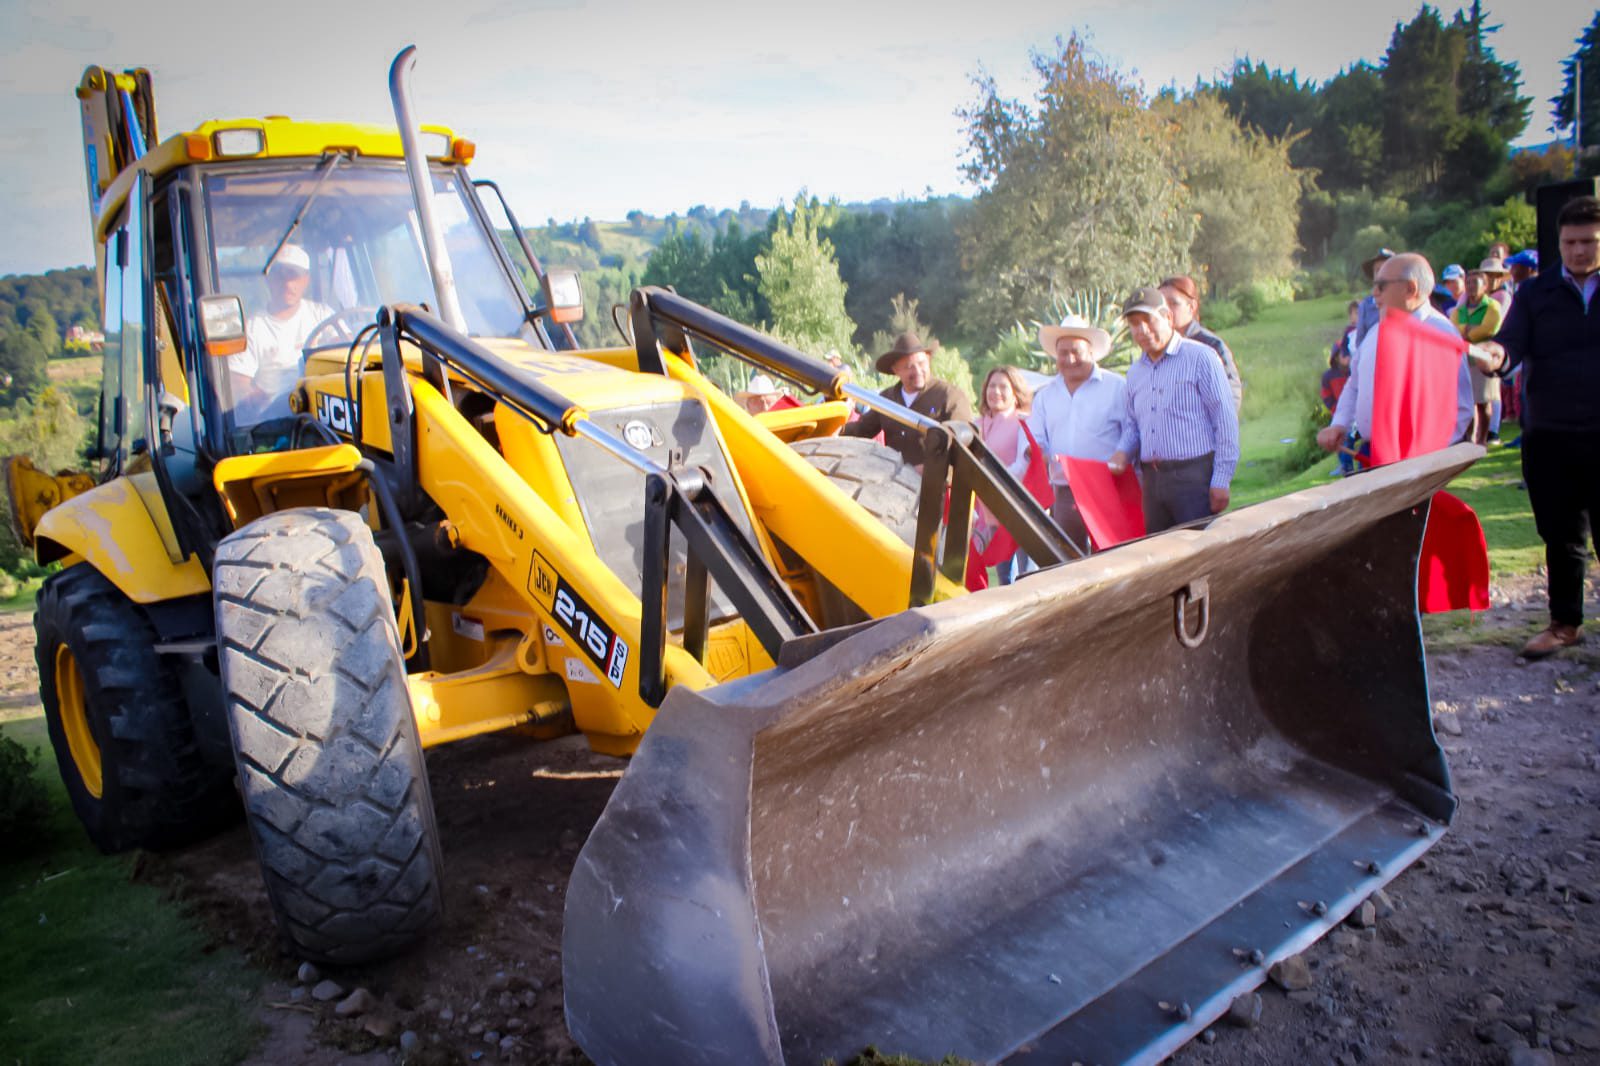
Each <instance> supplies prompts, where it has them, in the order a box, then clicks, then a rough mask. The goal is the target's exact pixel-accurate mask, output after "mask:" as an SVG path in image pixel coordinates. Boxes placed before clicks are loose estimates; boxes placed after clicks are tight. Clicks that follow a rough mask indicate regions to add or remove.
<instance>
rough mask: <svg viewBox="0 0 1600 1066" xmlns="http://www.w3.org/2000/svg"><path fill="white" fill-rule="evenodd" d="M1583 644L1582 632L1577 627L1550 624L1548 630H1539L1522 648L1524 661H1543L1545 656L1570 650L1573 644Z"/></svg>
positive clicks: (1558, 623) (1557, 623)
mask: <svg viewBox="0 0 1600 1066" xmlns="http://www.w3.org/2000/svg"><path fill="white" fill-rule="evenodd" d="M1581 643H1583V630H1582V629H1581V628H1579V627H1578V626H1568V625H1562V624H1561V623H1560V622H1551V623H1550V627H1549V628H1548V629H1543V630H1540V631H1539V632H1538V633H1535V634H1534V635H1533V639H1532V640H1530V641H1528V643H1526V644H1524V645H1523V646H1522V657H1523V658H1524V659H1543V658H1544V657H1545V656H1547V655H1554V654H1555V653H1556V652H1558V651H1560V650H1561V649H1562V648H1570V647H1572V646H1573V645H1574V644H1581Z"/></svg>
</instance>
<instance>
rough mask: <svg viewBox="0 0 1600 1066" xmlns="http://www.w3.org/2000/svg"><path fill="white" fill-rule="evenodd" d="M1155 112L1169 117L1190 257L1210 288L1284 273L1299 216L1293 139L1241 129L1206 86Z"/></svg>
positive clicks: (1228, 287)
mask: <svg viewBox="0 0 1600 1066" xmlns="http://www.w3.org/2000/svg"><path fill="white" fill-rule="evenodd" d="M1157 110H1158V111H1159V112H1160V113H1162V114H1163V115H1165V116H1167V117H1168V118H1169V119H1171V121H1172V123H1173V126H1174V130H1175V134H1174V142H1173V144H1174V165H1175V166H1176V168H1177V172H1178V174H1179V176H1180V177H1181V178H1182V180H1183V182H1184V184H1185V185H1186V186H1187V187H1188V189H1189V197H1190V205H1191V206H1192V207H1193V209H1194V211H1195V214H1196V215H1197V216H1198V218H1199V230H1198V232H1197V233H1196V234H1195V238H1194V244H1193V246H1192V247H1191V249H1190V251H1189V256H1188V259H1189V261H1191V262H1192V263H1194V264H1195V266H1196V267H1198V268H1200V269H1201V270H1202V271H1203V272H1204V273H1205V275H1206V276H1207V278H1208V279H1209V281H1210V284H1211V288H1212V290H1213V291H1216V292H1229V291H1231V290H1233V289H1234V288H1236V287H1238V286H1240V285H1243V284H1245V283H1246V282H1250V281H1256V280H1262V279H1267V278H1281V277H1286V276H1287V275H1288V274H1289V273H1290V271H1292V270H1293V269H1294V253H1295V249H1296V229H1297V227H1298V225H1299V222H1300V208H1299V200H1300V186H1301V175H1300V172H1299V171H1297V170H1295V168H1294V167H1293V166H1292V165H1291V164H1290V162H1289V151H1290V147H1291V145H1292V144H1293V143H1294V140H1295V139H1297V138H1274V137H1269V136H1267V135H1266V134H1265V133H1262V132H1260V131H1259V130H1255V129H1251V130H1244V129H1241V128H1240V126H1239V123H1238V122H1236V121H1235V120H1234V119H1233V117H1232V115H1230V114H1229V112H1228V108H1226V107H1225V106H1224V105H1223V103H1222V101H1221V100H1220V99H1219V98H1218V96H1217V95H1215V94H1214V93H1212V92H1201V93H1197V94H1196V95H1194V96H1190V97H1187V98H1186V99H1184V100H1182V101H1174V100H1172V99H1171V98H1170V97H1167V98H1164V99H1162V100H1159V101H1157Z"/></svg>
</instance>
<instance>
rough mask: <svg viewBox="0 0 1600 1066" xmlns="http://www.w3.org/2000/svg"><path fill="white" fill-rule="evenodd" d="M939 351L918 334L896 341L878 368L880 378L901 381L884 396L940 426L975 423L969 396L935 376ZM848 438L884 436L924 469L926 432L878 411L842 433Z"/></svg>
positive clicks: (862, 417)
mask: <svg viewBox="0 0 1600 1066" xmlns="http://www.w3.org/2000/svg"><path fill="white" fill-rule="evenodd" d="M938 350H939V342H938V341H936V340H930V341H928V342H927V343H926V344H924V343H923V342H922V338H920V337H918V336H917V335H916V334H915V333H912V332H910V331H907V332H905V333H902V334H900V336H899V337H897V338H896V339H895V342H894V347H893V348H890V349H889V350H888V351H886V352H884V353H883V354H882V355H880V356H878V361H877V363H876V364H874V365H875V366H876V367H877V368H878V373H880V374H893V375H894V376H895V377H897V378H899V379H900V380H899V381H898V382H896V383H895V384H893V385H890V386H889V387H888V388H887V389H884V390H883V393H882V395H884V396H885V397H887V398H888V399H890V400H893V401H894V402H895V403H897V404H901V405H903V406H905V407H909V408H911V409H912V410H913V411H915V412H916V413H917V414H919V415H927V416H928V417H929V418H933V419H937V420H938V421H940V422H970V421H972V401H971V400H969V399H967V394H966V393H964V392H962V391H961V390H960V389H958V388H956V387H955V386H954V385H952V384H950V383H949V382H948V381H940V380H939V379H938V378H936V377H934V376H933V370H932V367H931V364H930V363H929V361H928V356H929V354H930V353H932V352H936V351H938ZM840 432H841V433H842V434H844V435H845V436H847V437H875V436H877V435H878V434H879V433H882V434H883V442H884V443H885V444H887V445H888V446H889V447H891V448H893V449H894V450H895V451H897V452H899V453H900V454H901V455H903V456H905V460H906V462H908V463H910V464H912V465H913V466H915V467H917V468H918V469H919V470H920V469H921V468H922V460H923V454H922V431H921V430H918V429H913V428H912V427H910V426H907V425H902V424H901V423H899V422H896V421H894V420H893V419H888V418H884V417H883V416H882V415H880V414H879V413H878V412H876V411H868V412H866V413H865V414H863V415H862V416H861V418H860V419H858V420H857V421H855V422H850V423H848V424H847V425H846V426H845V427H844V429H842V430H840Z"/></svg>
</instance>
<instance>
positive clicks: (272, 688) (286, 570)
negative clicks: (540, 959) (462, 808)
mask: <svg viewBox="0 0 1600 1066" xmlns="http://www.w3.org/2000/svg"><path fill="white" fill-rule="evenodd" d="M213 583H214V587H215V596H216V614H217V638H218V643H219V647H220V655H221V665H222V682H223V689H224V691H225V693H226V698H227V714H228V725H229V729H230V731H231V733H232V736H233V743H234V754H235V760H236V762H237V764H238V768H239V785H240V791H241V793H242V794H243V796H244V801H245V817H246V820H247V821H248V822H249V825H250V832H251V835H252V836H253V838H254V840H255V846H256V855H257V857H258V858H259V860H260V862H261V869H262V875H263V877H264V879H265V881H266V886H267V895H268V897H269V898H270V899H271V901H272V906H273V909H274V911H275V912H276V914H277V917H278V924H279V928H280V929H281V930H282V931H283V933H284V935H285V937H286V938H287V939H288V940H289V942H290V944H291V945H292V946H293V948H294V949H295V951H296V952H298V953H299V954H300V955H301V956H303V957H305V958H308V959H313V960H316V961H321V962H332V963H337V964H350V963H359V962H367V961H370V960H373V959H378V958H382V957H385V956H388V955H393V954H395V953H397V952H400V951H402V950H404V949H405V948H407V947H409V946H410V945H411V944H412V943H414V942H415V941H416V940H418V939H419V938H420V937H421V936H422V935H423V934H424V933H425V932H426V931H427V930H428V928H429V927H430V926H431V925H432V924H433V923H434V921H435V920H436V919H437V918H438V916H439V914H440V911H441V909H442V900H441V896H440V888H439V878H440V874H441V870H442V861H441V856H440V851H439V833H438V829H437V827H436V826H435V824H434V816H433V800H432V797H431V795H430V793H429V791H428V777H427V770H426V768H425V766H424V764H423V758H422V744H421V741H420V739H419V737H418V734H417V724H416V719H415V718H414V717H413V715H412V709H411V695H410V691H409V689H408V688H407V686H406V672H405V662H404V659H403V658H402V656H401V651H400V638H399V632H398V630H397V628H396V626H395V618H394V608H393V606H392V604H391V601H390V596H389V586H388V579H387V577H386V575H385V572H384V567H383V558H382V556H381V555H380V554H379V552H378V548H377V546H376V545H375V544H374V543H373V539H372V532H371V530H369V529H368V528H367V526H366V524H365V523H364V522H363V521H362V520H361V518H360V517H358V516H357V515H355V514H352V513H350V512H348V511H334V510H327V509H322V508H308V509H302V510H290V511H281V512H278V513H275V514H270V515H267V516H265V517H264V518H261V519H259V520H257V521H255V522H252V523H251V524H250V525H248V526H246V527H244V528H243V529H241V530H239V531H238V532H236V533H234V534H232V535H231V536H229V537H228V538H227V539H225V540H224V541H223V542H222V543H221V544H219V545H218V547H217V558H216V567H215V574H214V579H213Z"/></svg>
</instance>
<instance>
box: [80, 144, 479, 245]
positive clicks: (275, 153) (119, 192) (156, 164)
mask: <svg viewBox="0 0 1600 1066" xmlns="http://www.w3.org/2000/svg"><path fill="white" fill-rule="evenodd" d="M421 131H422V136H421V142H422V146H423V150H424V152H425V153H426V154H427V157H428V158H429V159H430V160H432V161H434V162H441V163H457V164H462V165H465V164H467V163H470V162H471V161H472V158H473V155H474V154H475V152H476V147H475V146H474V145H473V143H472V142H471V141H468V140H464V139H462V138H460V137H457V136H456V134H455V131H453V130H452V129H450V127H448V126H437V125H428V124H424V125H423V126H422V127H421ZM333 152H344V153H349V154H353V155H355V156H356V157H357V158H361V157H367V158H376V159H404V158H405V151H404V149H403V148H402V147H401V144H400V131H399V130H397V129H395V128H394V127H393V126H364V125H357V124H354V123H348V122H298V121H295V120H294V119H291V118H286V117H284V116H282V115H268V116H267V117H266V118H234V119H217V120H213V121H211V122H203V123H201V124H200V125H199V126H196V127H195V128H194V129H192V130H187V131H185V132H183V133H178V134H174V135H172V136H170V137H168V138H166V139H165V140H163V141H162V142H161V143H160V144H158V145H156V146H155V147H154V148H152V149H150V151H148V152H146V153H145V155H144V156H143V157H142V158H140V159H139V161H138V162H137V163H135V164H133V165H132V166H129V167H127V168H125V169H124V170H123V171H122V172H121V173H119V174H118V175H117V176H116V178H115V179H114V180H113V181H112V183H111V185H110V187H108V188H107V189H106V193H105V196H104V197H102V199H101V201H100V205H99V212H98V218H97V222H98V225H97V226H96V227H95V228H96V231H97V232H96V234H95V236H96V237H97V238H98V239H99V240H100V241H104V240H105V239H106V234H107V233H108V232H109V231H110V229H111V228H112V223H113V220H114V219H115V218H116V217H117V215H118V214H119V213H120V208H121V205H122V203H123V201H124V200H125V199H126V198H127V195H128V189H129V187H130V186H131V185H132V184H133V180H134V175H135V174H137V173H145V174H149V175H150V176H151V177H160V176H161V175H163V174H168V173H170V172H172V171H174V170H178V169H180V168H182V167H186V166H189V165H191V164H194V163H215V162H243V161H247V160H256V159H263V160H266V159H308V160H316V159H319V158H321V157H323V156H325V155H328V154H329V153H333Z"/></svg>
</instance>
